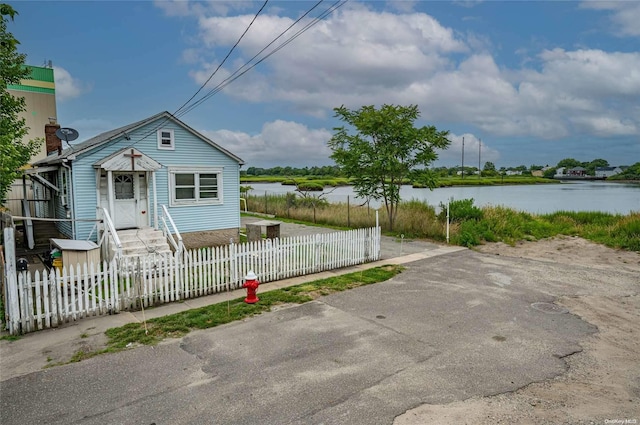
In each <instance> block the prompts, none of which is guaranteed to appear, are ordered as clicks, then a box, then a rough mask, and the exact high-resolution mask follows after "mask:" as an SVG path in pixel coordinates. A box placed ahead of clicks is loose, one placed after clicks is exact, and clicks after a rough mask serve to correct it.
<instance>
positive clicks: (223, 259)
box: [5, 227, 380, 334]
mask: <svg viewBox="0 0 640 425" xmlns="http://www.w3.org/2000/svg"><path fill="white" fill-rule="evenodd" d="M379 257H380V228H379V227H375V228H367V229H356V230H349V231H344V232H335V233H326V234H316V235H307V236H297V237H291V238H283V239H273V240H270V239H267V240H262V241H259V242H251V243H246V244H231V245H227V246H222V247H215V248H205V249H198V250H192V251H187V252H185V253H183V254H182V255H179V256H178V255H166V256H157V257H149V258H146V257H145V258H128V259H121V260H120V261H118V262H117V261H115V260H114V261H113V262H111V263H106V262H105V263H103V264H101V265H100V264H99V265H94V264H82V265H80V264H78V265H76V266H75V267H70V268H68V269H67V268H66V267H65V268H63V269H62V271H60V270H58V269H55V270H51V271H50V272H49V273H42V274H40V273H39V272H35V273H33V274H31V273H28V272H13V273H8V274H7V275H6V281H5V282H6V284H7V285H8V286H7V288H6V289H7V291H6V295H7V302H6V316H7V325H8V330H9V332H10V333H11V334H20V333H26V332H32V331H35V330H39V329H45V328H50V327H56V326H59V325H61V324H63V323H65V322H69V321H74V320H78V319H82V318H84V317H89V316H98V315H104V314H112V313H116V312H118V311H121V310H136V309H139V308H141V306H144V307H149V306H153V305H158V304H163V303H169V302H173V301H178V300H182V299H187V298H195V297H200V296H204V295H209V294H213V293H218V292H224V291H230V290H234V289H238V288H241V287H242V285H243V283H244V276H246V275H247V273H248V272H249V271H250V270H251V271H253V272H254V273H255V274H256V275H257V276H258V279H259V280H260V282H261V283H266V282H270V281H274V280H279V279H285V278H288V277H293V276H301V275H306V274H311V273H318V272H321V271H324V270H332V269H337V268H340V267H346V266H351V265H355V264H361V263H365V262H370V261H375V260H378V259H379Z"/></svg>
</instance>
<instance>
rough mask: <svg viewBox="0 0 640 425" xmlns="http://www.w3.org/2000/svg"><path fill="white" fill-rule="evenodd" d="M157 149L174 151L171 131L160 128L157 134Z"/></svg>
mask: <svg viewBox="0 0 640 425" xmlns="http://www.w3.org/2000/svg"><path fill="white" fill-rule="evenodd" d="M157 138H158V149H161V150H168V151H173V150H175V149H176V143H175V137H174V133H173V130H172V129H170V128H161V129H160V130H158V133H157Z"/></svg>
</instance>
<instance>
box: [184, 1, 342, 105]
mask: <svg viewBox="0 0 640 425" xmlns="http://www.w3.org/2000/svg"><path fill="white" fill-rule="evenodd" d="M322 1H323V0H320V1H319V2H318V3H316V4H315V5H314V6H313V7H312V8H311V9H310V10H309V11H307V13H305V14H304V15H303V16H301V17H300V18H298V20H296V21H295V22H294V23H293V24H291V25H290V26H289V27H288V28H287V29H285V30H284V31H283V32H282V33H280V35H278V36H277V37H276V38H275V39H274V40H273V41H272V42H271V43H269V44H268V45H267V46H266V47H265V48H263V49H262V50H260V52H258V53H257V54H256V55H254V56H253V57H252V58H251V59H250V60H249V61H247V62H246V63H245V64H244V65H242V66H241V67H240V68H238V69H237V70H236V71H235V72H234V73H233V74H231V75H230V76H229V77H227V78H226V79H224V80H223V81H222V82H220V83H219V84H218V85H217V86H216V87H214V88H212V89H211V90H210V91H209V92H208V93H207V94H206V95H204V96H203V97H201V98H200V99H199V100H197V101H196V102H194V103H193V104H192V105H190V106H189V107H187V108H185V109H184V110H183V111H182V112H180V114H178V115H176V117H181V116H184V115H186V114H187V113H189V112H191V111H192V110H193V109H195V108H197V107H198V106H200V105H201V104H202V103H204V102H205V101H207V100H208V99H210V98H211V97H212V96H214V95H215V94H217V93H219V92H220V91H222V90H223V89H224V88H225V87H227V86H228V85H229V84H231V83H233V82H234V81H235V80H237V79H238V78H240V77H241V76H243V75H244V74H246V73H247V72H249V71H250V70H252V69H253V68H255V67H256V66H258V65H259V64H260V63H262V62H263V61H264V60H266V59H267V58H269V57H270V56H271V55H273V54H275V53H276V52H278V51H280V50H281V49H283V48H284V47H285V46H287V45H288V44H289V43H291V42H293V40H295V39H296V38H298V37H299V36H300V35H302V34H304V33H305V32H306V31H308V30H309V29H310V28H311V27H313V26H314V25H316V24H317V23H318V22H320V21H321V20H323V19H324V18H326V17H327V16H329V15H330V14H332V13H333V12H334V11H335V10H337V9H338V8H340V7H342V6H344V5H345V4H346V3H347V2H348V1H349V0H338V1H336V2H334V3H333V4H332V5H331V6H330V7H329V8H327V9H326V10H325V11H324V12H322V13H321V14H320V15H319V16H317V17H316V18H314V19H313V20H312V21H311V22H309V23H307V24H306V25H305V26H304V27H303V28H301V29H300V30H298V31H297V32H296V33H295V34H293V35H292V36H291V37H289V38H288V39H287V40H285V41H283V42H282V43H281V44H280V45H278V46H277V47H275V48H274V49H273V50H272V51H270V52H269V53H268V54H266V55H265V56H264V57H263V58H261V59H260V60H258V61H256V62H255V63H253V64H251V62H252V61H253V60H254V59H256V58H257V57H258V56H259V55H260V54H261V53H263V52H264V51H265V50H266V49H267V48H269V47H270V46H271V45H272V44H273V43H275V42H276V41H277V40H278V39H279V38H280V37H282V36H283V35H284V34H285V33H286V32H288V31H289V30H290V29H291V28H292V27H293V26H294V25H296V24H297V23H298V22H300V21H301V20H302V19H303V18H304V17H305V16H306V15H307V14H308V13H309V12H311V11H312V10H313V9H315V8H316V7H317V6H318V5H319V4H320V3H322ZM249 64H251V65H250V66H249ZM247 67H248V68H247ZM244 68H247V69H244ZM243 69H244V70H243Z"/></svg>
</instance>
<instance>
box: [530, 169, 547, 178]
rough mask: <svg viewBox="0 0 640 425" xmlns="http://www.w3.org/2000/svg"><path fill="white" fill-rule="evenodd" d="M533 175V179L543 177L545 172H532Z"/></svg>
mask: <svg viewBox="0 0 640 425" xmlns="http://www.w3.org/2000/svg"><path fill="white" fill-rule="evenodd" d="M531 175H532V176H533V177H542V176H543V175H544V171H542V170H533V171H532V172H531Z"/></svg>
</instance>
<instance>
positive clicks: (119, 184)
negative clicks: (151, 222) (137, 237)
mask: <svg viewBox="0 0 640 425" xmlns="http://www.w3.org/2000/svg"><path fill="white" fill-rule="evenodd" d="M135 176H136V175H135V174H134V173H113V191H114V201H113V202H114V209H115V211H114V212H113V222H114V225H115V227H116V229H131V228H135V227H137V221H136V218H137V215H138V214H137V211H138V208H137V204H138V202H137V199H136V193H137V192H138V190H137V188H136V186H138V185H137V179H135V178H134V177H135Z"/></svg>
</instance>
